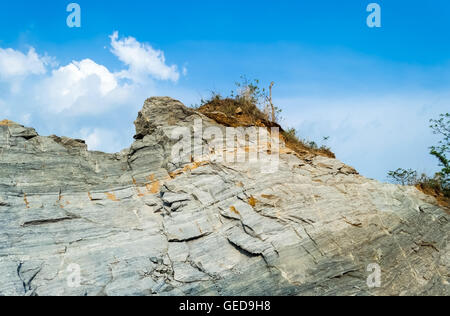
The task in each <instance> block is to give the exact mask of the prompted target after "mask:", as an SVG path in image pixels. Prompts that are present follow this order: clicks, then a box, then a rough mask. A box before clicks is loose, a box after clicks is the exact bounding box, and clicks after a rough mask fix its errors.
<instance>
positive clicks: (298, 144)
mask: <svg viewBox="0 0 450 316" xmlns="http://www.w3.org/2000/svg"><path fill="white" fill-rule="evenodd" d="M197 111H199V112H200V113H202V114H204V115H205V116H207V117H209V118H210V119H213V120H215V121H216V122H217V123H219V124H222V125H225V126H229V127H250V126H257V127H267V128H272V127H278V128H279V129H280V135H281V138H282V140H283V141H284V142H285V143H286V146H287V147H288V148H290V149H291V150H293V151H295V152H296V153H297V154H299V155H301V156H305V155H311V154H312V155H315V156H324V157H328V158H336V156H335V155H334V153H333V152H331V150H330V149H329V148H326V147H320V148H319V147H317V146H316V145H315V144H314V143H312V142H307V141H304V140H301V139H300V138H299V137H298V136H297V135H296V133H295V132H294V130H290V131H285V130H284V129H283V128H282V127H281V126H280V125H279V124H277V123H276V122H272V121H270V120H268V119H267V115H266V114H264V113H263V112H262V111H261V110H260V109H259V108H258V106H257V105H255V104H254V103H252V102H249V101H246V100H245V99H242V98H222V97H220V96H219V95H215V96H213V97H212V98H211V99H210V100H208V101H206V102H204V104H203V105H201V106H200V107H199V108H198V109H197Z"/></svg>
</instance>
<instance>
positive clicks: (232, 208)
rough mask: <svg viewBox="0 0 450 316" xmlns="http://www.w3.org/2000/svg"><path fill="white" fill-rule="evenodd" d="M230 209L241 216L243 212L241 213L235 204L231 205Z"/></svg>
mask: <svg viewBox="0 0 450 316" xmlns="http://www.w3.org/2000/svg"><path fill="white" fill-rule="evenodd" d="M230 211H231V212H233V213H234V214H236V215H239V216H241V213H239V211H238V210H237V209H236V208H235V207H234V206H232V207H230Z"/></svg>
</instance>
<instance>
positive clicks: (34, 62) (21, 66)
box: [0, 48, 51, 80]
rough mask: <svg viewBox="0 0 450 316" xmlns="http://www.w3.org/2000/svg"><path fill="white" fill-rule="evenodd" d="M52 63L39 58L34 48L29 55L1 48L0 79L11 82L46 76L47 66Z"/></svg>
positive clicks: (46, 58)
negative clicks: (11, 80)
mask: <svg viewBox="0 0 450 316" xmlns="http://www.w3.org/2000/svg"><path fill="white" fill-rule="evenodd" d="M50 62H51V60H50V59H49V58H48V57H41V56H39V55H38V54H37V53H36V51H35V49H34V48H30V49H29V51H28V53H27V54H24V53H22V52H20V51H17V50H14V49H11V48H7V49H2V48H0V79H3V80H10V79H14V78H23V77H26V76H28V75H41V74H45V73H46V66H47V65H48V64H49V63H50Z"/></svg>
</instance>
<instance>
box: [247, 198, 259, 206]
mask: <svg viewBox="0 0 450 316" xmlns="http://www.w3.org/2000/svg"><path fill="white" fill-rule="evenodd" d="M257 202H258V201H257V200H256V199H255V198H254V197H253V195H252V196H251V197H250V198H249V199H248V204H250V205H251V207H255V206H256V203H257Z"/></svg>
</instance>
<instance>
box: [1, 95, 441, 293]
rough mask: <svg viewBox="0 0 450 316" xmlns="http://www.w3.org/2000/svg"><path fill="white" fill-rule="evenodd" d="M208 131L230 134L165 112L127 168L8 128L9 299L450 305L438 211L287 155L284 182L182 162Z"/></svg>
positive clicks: (260, 166)
mask: <svg viewBox="0 0 450 316" xmlns="http://www.w3.org/2000/svg"><path fill="white" fill-rule="evenodd" d="M199 121H200V122H201V123H202V125H201V128H202V129H205V128H208V127H209V128H211V127H212V128H216V130H224V129H225V127H224V126H222V125H220V124H218V123H216V121H214V120H212V119H209V118H207V117H206V116H204V115H202V114H200V113H198V112H196V111H194V110H191V109H188V108H186V107H185V106H183V105H182V104H181V103H180V102H178V101H175V100H172V99H170V98H151V99H149V100H147V101H146V102H145V104H144V107H143V109H142V111H141V112H140V113H139V116H138V119H137V120H136V123H135V124H136V136H135V139H136V140H135V142H134V143H133V145H132V146H131V147H130V148H129V149H126V150H124V151H122V152H120V153H117V154H105V153H100V152H91V151H88V150H87V146H86V145H85V143H84V142H83V141H81V140H75V139H69V138H64V137H56V136H50V137H42V136H39V135H38V134H37V133H36V131H35V130H34V129H32V128H26V127H23V126H20V125H18V124H16V123H14V122H11V121H2V122H0V165H1V167H0V295H437V294H440V295H449V294H450V293H449V282H450V279H449V277H450V249H449V247H450V246H449V244H448V243H447V240H448V236H449V228H450V227H449V215H448V212H447V211H446V210H444V209H442V208H441V207H439V206H438V205H437V203H436V201H435V200H434V199H433V198H432V197H429V196H426V195H424V194H422V193H421V192H419V191H418V190H416V189H415V188H412V187H401V186H396V185H389V184H381V183H379V182H377V181H374V180H369V179H366V178H364V177H362V176H360V175H358V174H357V173H356V172H355V170H353V169H352V168H350V167H348V166H346V165H344V164H343V163H341V162H340V161H338V160H335V159H330V158H326V157H321V156H304V157H303V156H299V155H297V154H295V153H294V152H292V151H290V150H288V149H286V148H283V144H281V150H280V157H279V165H278V168H277V170H276V172H269V173H266V172H263V170H264V167H265V166H264V165H265V164H266V162H265V160H264V159H258V160H255V161H247V162H239V163H238V162H223V161H221V160H218V159H215V158H214V159H212V158H211V157H209V156H204V155H203V156H202V157H201V159H199V158H198V157H196V156H190V157H189V161H186V160H185V159H174V158H173V148H174V146H177V145H178V143H179V142H182V140H181V138H180V139H174V138H173V133H174V130H176V129H180V128H184V129H188V130H190V129H195V125H196V122H199ZM185 140H187V139H185ZM214 143H215V145H214ZM194 144H197V145H194V147H195V146H200V147H201V149H203V152H205V148H206V151H209V152H214V151H215V149H216V147H215V146H216V145H217V139H215V140H214V141H212V140H211V139H207V138H202V139H201V141H200V142H199V143H196V142H195V141H194ZM247 147H248V146H247ZM258 148H259V147H256V150H259V149H258ZM247 151H248V150H247ZM260 151H261V152H259V154H261V155H262V154H267V152H268V151H267V150H260ZM263 151H264V152H263ZM186 154H187V153H186ZM184 158H186V157H184ZM216 158H217V157H216ZM377 267H379V271H377ZM377 272H379V276H380V281H381V283H378V284H375V285H374V284H373V283H371V282H370V280H371V278H373V275H374V273H375V274H376V273H377ZM368 279H369V282H367V281H368ZM374 279H376V277H374Z"/></svg>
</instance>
